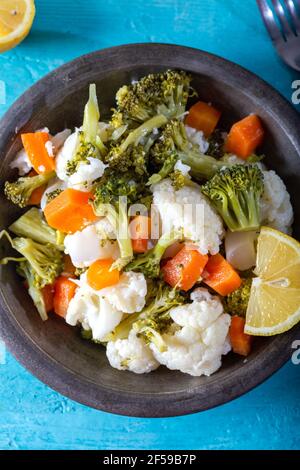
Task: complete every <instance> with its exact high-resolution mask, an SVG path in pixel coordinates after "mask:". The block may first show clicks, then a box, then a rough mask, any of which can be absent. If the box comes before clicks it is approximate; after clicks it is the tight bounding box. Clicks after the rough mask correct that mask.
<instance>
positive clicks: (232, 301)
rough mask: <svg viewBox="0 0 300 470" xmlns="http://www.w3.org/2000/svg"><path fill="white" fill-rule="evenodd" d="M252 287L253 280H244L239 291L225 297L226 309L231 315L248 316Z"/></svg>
mask: <svg viewBox="0 0 300 470" xmlns="http://www.w3.org/2000/svg"><path fill="white" fill-rule="evenodd" d="M251 286H252V278H248V279H243V281H242V284H241V286H240V287H239V289H237V290H235V291H234V292H232V293H231V294H229V295H227V296H226V297H224V307H225V310H226V311H227V312H228V313H230V315H239V316H241V317H245V316H246V312H247V308H248V303H249V298H250V291H251Z"/></svg>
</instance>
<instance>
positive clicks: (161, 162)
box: [150, 119, 230, 181]
mask: <svg viewBox="0 0 300 470" xmlns="http://www.w3.org/2000/svg"><path fill="white" fill-rule="evenodd" d="M177 160H181V162H182V163H184V164H185V165H188V166H189V167H190V168H191V171H190V173H191V175H192V176H193V177H194V178H195V179H209V178H211V177H212V176H213V175H214V174H215V173H216V172H217V171H218V170H219V169H221V168H223V167H224V166H230V164H229V163H224V162H221V161H219V160H216V159H215V158H213V157H211V156H210V155H205V154H203V153H201V152H200V151H199V149H198V148H197V147H196V146H193V145H192V144H191V143H190V142H189V140H188V136H187V134H186V130H185V127H184V124H183V122H182V121H179V120H176V119H173V120H172V121H170V122H169V123H168V124H166V126H165V127H164V129H163V131H162V134H161V136H160V137H159V139H158V140H157V141H156V143H155V144H154V145H153V146H152V148H151V151H150V163H152V165H153V166H154V167H156V168H157V169H158V170H159V171H158V175H159V177H158V180H160V179H162V176H163V177H166V176H168V175H167V170H168V169H169V170H170V173H171V172H173V169H174V166H175V163H176V161H177ZM160 172H162V174H161V173H160ZM151 178H152V181H153V180H154V179H155V178H157V176H154V175H152V177H151Z"/></svg>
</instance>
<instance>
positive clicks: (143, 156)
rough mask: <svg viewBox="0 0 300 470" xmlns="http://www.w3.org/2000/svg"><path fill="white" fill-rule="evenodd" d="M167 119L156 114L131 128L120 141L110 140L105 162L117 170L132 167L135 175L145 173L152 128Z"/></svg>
mask: <svg viewBox="0 0 300 470" xmlns="http://www.w3.org/2000/svg"><path fill="white" fill-rule="evenodd" d="M166 122H167V119H166V118H165V116H163V115H157V116H155V117H153V118H151V119H149V120H148V121H146V122H144V123H143V124H141V125H140V126H139V127H137V128H136V129H134V130H132V131H131V132H129V133H128V134H127V136H126V137H125V138H124V139H123V140H121V142H112V144H111V146H110V149H109V152H108V153H107V155H106V156H105V162H106V163H107V164H108V165H109V166H110V168H114V169H116V170H117V171H119V172H126V171H128V170H129V169H134V171H135V172H136V174H137V175H140V176H141V175H144V174H146V173H147V156H148V153H149V150H150V147H151V145H152V144H153V142H154V139H155V138H153V137H152V136H151V134H152V132H153V130H154V129H158V128H160V127H162V126H164V125H165V124H166Z"/></svg>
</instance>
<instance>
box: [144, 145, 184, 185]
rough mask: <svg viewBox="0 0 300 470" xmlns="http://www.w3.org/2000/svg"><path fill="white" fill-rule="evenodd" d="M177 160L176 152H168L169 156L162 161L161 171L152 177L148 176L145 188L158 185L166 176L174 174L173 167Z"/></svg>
mask: <svg viewBox="0 0 300 470" xmlns="http://www.w3.org/2000/svg"><path fill="white" fill-rule="evenodd" d="M177 160H178V156H177V154H176V152H170V153H169V154H167V155H166V158H165V159H164V161H163V164H162V167H161V169H160V170H159V172H158V173H153V175H152V176H150V178H149V180H148V182H147V186H150V185H152V184H156V183H159V182H160V181H161V180H163V179H164V178H167V177H168V176H170V175H171V174H172V173H173V172H174V166H175V164H176V162H177Z"/></svg>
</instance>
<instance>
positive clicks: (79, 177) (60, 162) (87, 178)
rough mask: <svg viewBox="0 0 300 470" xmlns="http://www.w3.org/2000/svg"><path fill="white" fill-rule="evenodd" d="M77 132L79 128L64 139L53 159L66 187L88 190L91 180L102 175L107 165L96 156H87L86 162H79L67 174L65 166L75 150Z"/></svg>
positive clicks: (58, 174) (59, 176)
mask: <svg viewBox="0 0 300 470" xmlns="http://www.w3.org/2000/svg"><path fill="white" fill-rule="evenodd" d="M78 132H79V130H78V129H77V130H76V131H75V132H74V133H73V134H71V135H70V136H69V137H68V138H67V139H66V141H65V143H64V145H63V147H62V149H61V150H60V151H59V152H58V154H57V157H56V159H55V162H56V173H57V176H58V178H59V179H61V180H63V181H66V183H67V184H68V187H71V188H75V189H78V190H80V191H89V190H90V187H91V184H92V183H93V181H95V180H96V179H98V178H100V177H101V176H102V175H103V173H104V170H105V168H106V167H107V165H105V164H104V163H103V162H102V161H101V160H99V159H98V158H92V157H90V158H88V163H81V164H80V165H79V166H78V169H77V171H76V172H75V173H74V174H73V175H71V176H68V175H67V173H66V167H67V164H68V161H69V160H71V159H72V158H73V156H74V154H75V152H76V147H77V142H78Z"/></svg>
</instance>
